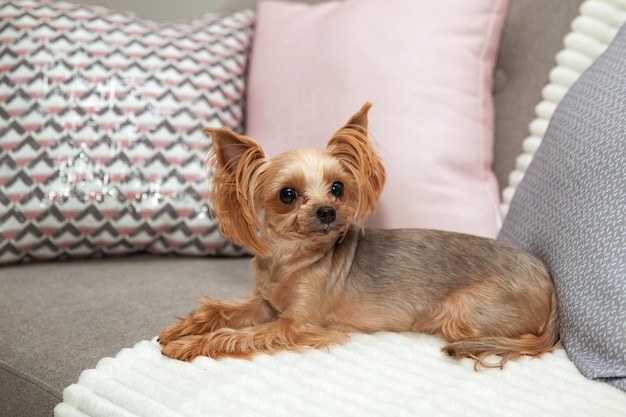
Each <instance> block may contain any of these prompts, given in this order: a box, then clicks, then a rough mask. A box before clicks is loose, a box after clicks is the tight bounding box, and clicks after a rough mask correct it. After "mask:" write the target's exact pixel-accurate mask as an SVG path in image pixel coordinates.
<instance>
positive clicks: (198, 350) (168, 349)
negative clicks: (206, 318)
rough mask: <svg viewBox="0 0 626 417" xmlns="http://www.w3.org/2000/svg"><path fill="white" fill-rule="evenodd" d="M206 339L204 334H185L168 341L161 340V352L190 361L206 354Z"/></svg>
mask: <svg viewBox="0 0 626 417" xmlns="http://www.w3.org/2000/svg"><path fill="white" fill-rule="evenodd" d="M204 339H205V337H204V336H197V335H193V336H184V337H181V338H180V339H176V340H172V341H171V342H168V343H164V342H162V341H159V342H160V343H161V344H162V345H163V349H162V350H161V353H162V354H163V355H165V356H167V357H168V358H172V359H178V360H181V361H186V362H190V361H192V360H194V359H195V358H196V357H198V356H201V355H203V354H204V353H203V352H202V349H203V347H204V344H205V340H204Z"/></svg>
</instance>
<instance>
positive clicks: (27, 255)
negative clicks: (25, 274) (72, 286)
mask: <svg viewBox="0 0 626 417" xmlns="http://www.w3.org/2000/svg"><path fill="white" fill-rule="evenodd" d="M254 17H255V16H254V12H253V11H239V12H235V13H231V14H222V15H214V14H209V15H205V16H202V17H199V18H198V19H196V20H193V21H189V22H183V23H177V24H158V23H154V22H149V21H145V20H142V19H140V18H139V17H137V16H136V15H134V14H130V13H123V12H116V11H111V10H107V9H104V8H102V7H95V6H84V5H77V4H69V3H62V2H59V3H56V2H44V1H32V0H30V1H13V2H4V3H3V4H1V5H0V103H3V104H2V106H1V107H0V264H2V263H15V262H25V261H29V260H52V259H66V258H73V257H92V256H104V255H108V254H111V255H113V254H127V253H132V252H138V251H147V252H150V253H155V254H169V253H176V254H184V255H237V254H241V253H242V251H241V249H239V248H237V247H235V246H234V245H232V244H230V243H228V242H227V241H225V240H224V239H223V238H222V237H221V236H220V234H219V231H218V228H217V225H216V221H215V220H214V218H213V217H212V216H211V214H212V209H211V204H210V202H209V200H208V194H207V192H208V179H207V172H206V169H205V167H204V162H203V160H204V153H205V151H206V149H207V147H208V146H209V145H210V141H209V139H208V138H207V137H206V136H205V135H204V134H203V133H202V127H203V126H216V127H217V126H221V127H228V128H231V129H233V130H235V131H239V132H241V131H242V130H243V107H244V97H245V96H244V93H245V75H246V71H247V65H248V56H249V53H250V44H251V37H252V30H253V24H254Z"/></svg>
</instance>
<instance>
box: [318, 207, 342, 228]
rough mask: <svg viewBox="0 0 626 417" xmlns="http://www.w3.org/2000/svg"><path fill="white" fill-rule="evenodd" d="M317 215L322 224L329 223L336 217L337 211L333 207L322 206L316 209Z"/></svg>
mask: <svg viewBox="0 0 626 417" xmlns="http://www.w3.org/2000/svg"><path fill="white" fill-rule="evenodd" d="M316 214H317V217H318V218H319V219H320V221H321V222H322V223H324V224H331V223H332V222H334V221H335V219H336V218H337V212H336V211H335V208H334V207H330V206H322V207H320V208H318V209H317V212H316Z"/></svg>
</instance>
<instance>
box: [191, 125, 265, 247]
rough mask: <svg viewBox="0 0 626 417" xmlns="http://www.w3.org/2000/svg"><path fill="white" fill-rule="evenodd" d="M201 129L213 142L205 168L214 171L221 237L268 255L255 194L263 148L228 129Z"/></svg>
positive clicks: (216, 211)
mask: <svg viewBox="0 0 626 417" xmlns="http://www.w3.org/2000/svg"><path fill="white" fill-rule="evenodd" d="M203 130H204V132H205V133H209V134H210V135H211V138H212V141H213V146H212V147H211V148H210V150H209V152H208V153H207V165H209V167H212V168H213V169H214V174H213V181H212V184H211V199H212V203H213V209H214V210H215V214H216V215H217V219H218V220H219V225H220V231H221V233H222V235H223V236H224V237H226V238H227V239H229V240H230V241H232V242H234V243H236V244H238V245H240V246H244V247H247V248H248V249H251V250H252V251H253V252H254V253H255V254H258V255H265V254H267V253H268V252H269V248H268V247H267V244H266V243H265V241H264V240H263V239H261V237H260V236H259V233H258V231H259V230H262V229H263V225H262V223H261V220H260V219H259V216H258V210H259V209H258V208H259V207H260V204H259V201H257V200H258V198H259V195H258V192H257V191H256V189H257V183H258V177H259V173H260V172H261V170H262V169H261V167H262V166H263V163H264V160H265V153H264V152H263V149H262V148H261V146H260V145H259V144H258V143H257V142H256V141H254V140H253V139H252V138H249V137H247V136H242V135H238V134H236V133H234V132H233V131H231V130H228V129H220V128H204V129H203Z"/></svg>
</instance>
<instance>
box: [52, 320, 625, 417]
mask: <svg viewBox="0 0 626 417" xmlns="http://www.w3.org/2000/svg"><path fill="white" fill-rule="evenodd" d="M351 336H352V340H351V341H350V342H349V343H347V344H345V345H341V346H334V347H332V348H331V349H330V350H311V351H308V352H305V353H293V352H282V353H278V354H274V355H260V356H257V357H256V358H254V359H253V360H250V361H248V360H237V359H222V360H213V359H210V358H207V357H200V358H197V359H196V360H195V361H194V362H192V363H187V362H180V361H177V360H172V359H168V358H166V357H164V356H162V355H161V353H160V346H159V344H158V343H157V342H156V341H155V340H152V341H143V342H140V343H138V344H137V345H135V347H133V348H132V349H124V350H122V351H121V352H119V354H118V355H117V356H116V357H115V358H105V359H102V360H101V361H100V362H99V363H98V365H97V366H96V368H95V369H89V370H86V371H84V372H83V373H82V375H81V376H80V378H79V380H78V382H77V383H76V384H74V385H71V386H69V387H68V388H66V389H65V391H64V394H63V398H64V402H63V403H61V404H59V405H58V406H57V407H56V409H55V415H56V416H58V417H79V416H81V417H83V416H116V417H125V416H146V417H161V416H163V417H165V416H167V417H174V416H176V417H180V416H237V417H243V416H273V417H279V416H311V417H314V416H324V417H326V416H346V417H349V416H358V417H366V416H394V417H402V416H418V415H419V416H421V415H423V416H430V417H437V416H459V417H467V416H482V417H490V416H494V417H495V416H497V417H502V416H510V417H515V416H564V417H575V416H581V417H582V416H585V417H588V416H602V417H617V416H620V417H624V416H626V393H625V392H622V391H620V390H618V389H616V388H613V387H611V386H610V385H607V384H604V383H601V382H594V381H591V380H588V379H586V378H585V377H583V376H582V375H581V374H580V373H579V372H578V371H577V369H576V368H575V366H574V364H573V363H572V362H571V361H570V360H569V359H568V357H567V355H566V354H565V351H564V350H563V349H558V350H556V351H555V352H554V353H551V354H546V355H544V356H542V357H540V358H537V359H531V358H522V359H519V360H512V361H509V362H508V363H507V364H506V366H505V368H504V369H503V370H499V369H488V370H483V371H479V372H476V371H474V370H473V366H474V362H473V361H472V360H470V359H464V360H460V361H458V360H455V359H452V358H449V357H447V356H445V355H443V354H442V353H441V352H440V349H441V347H442V346H443V344H444V343H443V341H441V340H440V339H438V338H435V337H432V336H426V335H421V334H410V333H400V334H398V333H385V332H382V333H376V334H373V335H364V334H353V335H351Z"/></svg>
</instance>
